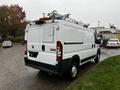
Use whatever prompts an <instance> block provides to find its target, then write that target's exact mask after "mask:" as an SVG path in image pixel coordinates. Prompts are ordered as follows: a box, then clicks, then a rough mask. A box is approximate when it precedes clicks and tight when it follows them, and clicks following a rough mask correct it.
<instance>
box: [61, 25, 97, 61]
mask: <svg viewBox="0 0 120 90" xmlns="http://www.w3.org/2000/svg"><path fill="white" fill-rule="evenodd" d="M62 29H63V30H61V39H62V41H63V46H64V47H63V53H64V54H63V59H67V58H70V57H71V58H72V57H73V56H74V55H79V57H80V59H81V60H82V59H85V58H87V57H91V56H93V55H96V53H97V46H96V45H95V41H94V34H93V32H92V31H91V30H88V29H85V28H83V27H81V26H76V25H74V24H72V25H70V23H68V24H64V23H63V27H62Z"/></svg>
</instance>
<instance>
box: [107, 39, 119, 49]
mask: <svg viewBox="0 0 120 90" xmlns="http://www.w3.org/2000/svg"><path fill="white" fill-rule="evenodd" d="M107 47H120V41H119V39H110V40H108V42H107Z"/></svg>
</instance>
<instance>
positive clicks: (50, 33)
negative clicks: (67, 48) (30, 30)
mask: <svg viewBox="0 0 120 90" xmlns="http://www.w3.org/2000/svg"><path fill="white" fill-rule="evenodd" d="M42 35H43V36H42V40H43V43H53V42H54V27H53V26H45V27H43V34H42Z"/></svg>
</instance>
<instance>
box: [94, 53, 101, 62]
mask: <svg viewBox="0 0 120 90" xmlns="http://www.w3.org/2000/svg"><path fill="white" fill-rule="evenodd" d="M94 61H95V63H99V61H100V53H97V55H96V57H95V59H94Z"/></svg>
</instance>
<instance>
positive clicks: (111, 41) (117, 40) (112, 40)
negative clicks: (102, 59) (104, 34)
mask: <svg viewBox="0 0 120 90" xmlns="http://www.w3.org/2000/svg"><path fill="white" fill-rule="evenodd" d="M109 42H118V40H109Z"/></svg>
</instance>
